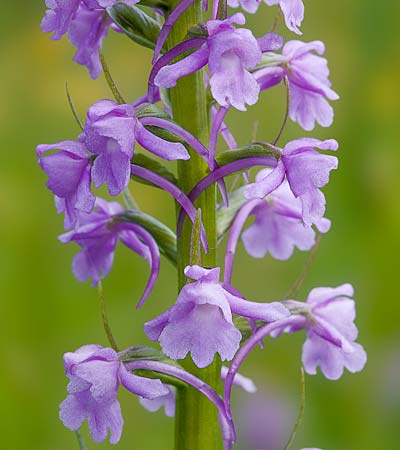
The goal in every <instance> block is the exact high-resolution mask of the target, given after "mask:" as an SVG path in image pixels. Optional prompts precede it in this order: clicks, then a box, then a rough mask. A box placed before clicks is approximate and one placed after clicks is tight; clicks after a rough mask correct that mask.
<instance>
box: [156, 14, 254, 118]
mask: <svg viewBox="0 0 400 450" xmlns="http://www.w3.org/2000/svg"><path fill="white" fill-rule="evenodd" d="M233 23H237V24H239V25H243V24H244V23H245V18H244V16H243V14H234V15H233V16H231V17H228V18H227V19H225V20H209V21H208V22H207V23H206V27H207V32H208V37H207V38H206V39H204V43H203V44H202V45H201V46H200V47H199V48H198V49H197V50H196V51H195V52H194V53H192V54H190V55H189V56H187V57H186V58H184V59H182V60H180V61H178V62H177V63H174V64H170V65H167V66H164V67H163V68H162V69H161V70H160V71H159V72H158V74H157V76H156V78H155V84H156V85H157V86H161V87H166V88H171V87H173V86H175V85H176V81H177V80H178V79H179V78H181V77H183V76H186V75H189V74H191V73H194V72H196V71H197V70H199V69H200V68H202V67H203V66H205V65H206V64H207V63H208V68H209V70H210V75H211V77H210V80H209V83H210V86H211V92H212V95H213V97H214V98H215V100H216V101H217V102H218V103H219V104H220V105H221V106H225V107H228V106H231V105H232V106H234V107H235V108H237V109H239V110H241V111H244V110H246V106H245V104H249V105H253V104H254V103H256V102H257V100H258V93H259V90H260V88H259V86H258V84H257V82H256V80H255V78H254V76H253V75H252V74H250V73H249V72H248V70H247V69H252V68H254V67H255V66H256V65H257V64H258V62H259V61H260V59H261V49H260V46H259V44H258V42H257V39H256V38H255V37H254V36H253V34H252V33H251V31H249V30H247V29H244V28H235V27H234V26H233Z"/></svg>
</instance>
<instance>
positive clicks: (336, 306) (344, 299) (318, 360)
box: [271, 284, 367, 380]
mask: <svg viewBox="0 0 400 450" xmlns="http://www.w3.org/2000/svg"><path fill="white" fill-rule="evenodd" d="M353 295H354V289H353V287H352V285H351V284H343V285H341V286H338V287H336V288H316V289H313V290H312V291H311V292H310V293H309V295H308V298H307V302H306V303H302V302H297V301H293V300H288V301H286V302H285V305H286V306H287V307H288V308H289V309H290V310H291V311H292V312H293V313H296V312H297V315H296V321H295V322H294V323H292V324H290V325H289V326H287V327H286V326H282V327H281V328H277V329H276V330H275V331H273V332H272V333H271V335H272V336H273V337H275V336H278V335H279V334H280V333H282V332H287V333H292V332H295V331H297V330H299V329H302V328H304V329H306V331H307V339H306V342H305V343H304V345H303V357H302V361H303V366H304V369H305V371H306V372H307V373H308V374H310V375H315V374H316V373H317V367H318V366H319V367H320V368H321V371H322V373H323V374H324V375H325V377H326V378H328V379H330V380H337V379H338V378H340V377H341V376H342V374H343V370H344V368H346V369H348V370H349V371H350V372H352V373H355V372H359V371H360V370H362V369H363V368H364V365H365V363H366V361H367V355H366V353H365V350H364V348H363V347H362V345H360V344H358V343H356V342H354V341H355V340H356V339H357V335H358V330H357V327H356V326H355V324H354V320H355V316H356V311H355V303H354V300H353V299H352V297H353Z"/></svg>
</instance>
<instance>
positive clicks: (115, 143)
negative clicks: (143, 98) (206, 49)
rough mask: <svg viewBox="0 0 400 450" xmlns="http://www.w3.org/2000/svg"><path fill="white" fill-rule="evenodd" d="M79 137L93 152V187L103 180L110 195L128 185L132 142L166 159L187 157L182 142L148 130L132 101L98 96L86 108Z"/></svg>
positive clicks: (116, 193) (117, 192) (132, 148)
mask: <svg viewBox="0 0 400 450" xmlns="http://www.w3.org/2000/svg"><path fill="white" fill-rule="evenodd" d="M163 123H165V124H168V121H166V120H165V121H164V122H163ZM80 141H81V142H84V143H85V144H86V146H87V148H88V149H89V151H90V152H91V153H92V154H94V155H97V157H96V159H95V161H94V163H93V169H92V178H93V183H94V185H95V187H96V188H98V187H100V186H101V185H102V184H103V183H106V184H107V187H108V190H109V193H110V195H118V194H119V193H121V192H122V191H123V190H124V189H125V188H126V187H127V186H128V183H129V179H130V172H131V167H130V161H131V158H132V157H133V153H134V146H135V142H138V143H139V144H140V145H141V146H142V147H143V148H145V149H146V150H148V151H150V152H151V153H153V154H155V155H157V156H160V157H161V158H164V159H166V160H176V159H188V158H189V153H188V151H187V150H186V148H185V146H184V145H183V144H181V143H179V142H169V141H166V140H164V139H162V138H160V137H158V136H156V135H155V134H153V133H151V132H150V131H148V130H147V129H146V128H145V127H144V125H143V124H142V123H141V121H140V119H138V118H137V117H136V116H135V108H134V107H133V106H132V105H119V104H118V103H116V102H114V101H111V100H100V101H98V102H96V103H95V104H94V105H92V106H91V107H90V108H89V110H88V114H87V120H86V125H85V128H84V132H83V134H82V135H81V136H80Z"/></svg>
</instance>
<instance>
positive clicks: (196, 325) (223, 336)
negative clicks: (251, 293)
mask: <svg viewBox="0 0 400 450" xmlns="http://www.w3.org/2000/svg"><path fill="white" fill-rule="evenodd" d="M219 273H220V269H219V268H214V269H204V268H202V267H200V266H188V267H186V269H185V275H186V276H187V277H189V278H191V279H193V280H195V282H193V283H188V284H186V285H185V286H184V287H183V288H182V290H181V292H180V294H179V296H178V299H177V301H176V303H175V305H174V306H172V307H171V308H169V309H168V310H167V311H166V312H164V313H163V314H161V315H160V316H158V317H156V318H155V319H153V320H152V321H150V322H147V323H146V324H145V325H144V328H145V332H146V334H147V336H148V337H149V339H150V340H152V341H157V340H159V341H160V343H161V347H162V349H163V352H164V353H165V354H166V355H167V356H169V357H170V358H172V359H183V358H185V357H186V355H187V354H188V353H189V352H190V353H191V356H192V359H193V361H194V363H195V364H196V365H197V366H198V367H200V368H203V367H206V366H208V365H209V364H211V362H212V361H213V359H214V356H215V354H216V353H219V355H220V357H221V359H222V360H223V361H224V360H230V359H232V358H233V356H234V355H235V353H236V351H237V349H238V348H239V344H240V341H241V339H242V335H241V333H240V331H239V330H238V329H237V328H236V327H235V326H234V324H233V318H232V313H236V314H240V315H242V316H244V317H248V318H256V319H260V320H264V321H266V322H273V321H275V320H279V319H280V318H282V317H287V316H288V315H289V312H288V311H287V310H286V309H285V308H284V307H282V305H281V304H280V303H254V302H248V301H246V300H244V299H243V298H240V297H238V296H236V295H233V294H232V293H231V292H229V291H228V290H227V289H228V287H227V286H223V285H222V283H220V282H219Z"/></svg>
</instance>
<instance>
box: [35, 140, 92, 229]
mask: <svg viewBox="0 0 400 450" xmlns="http://www.w3.org/2000/svg"><path fill="white" fill-rule="evenodd" d="M52 150H59V152H57V153H48V152H51V151H52ZM36 155H37V156H38V158H39V165H40V167H41V169H42V170H43V171H44V172H45V173H46V175H47V176H48V181H47V183H46V185H47V187H48V188H49V189H50V191H51V192H52V193H53V194H54V195H55V196H56V205H57V209H58V212H64V213H65V221H64V226H65V228H71V227H73V226H74V225H75V223H76V220H77V211H83V212H86V213H90V211H91V210H92V209H93V207H94V203H95V196H94V195H93V194H92V192H91V190H90V182H91V175H90V170H91V168H90V156H91V155H90V153H89V152H88V150H87V148H86V147H85V145H83V144H82V143H80V142H75V141H62V142H58V143H56V144H51V145H47V144H42V145H38V147H37V149H36Z"/></svg>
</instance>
